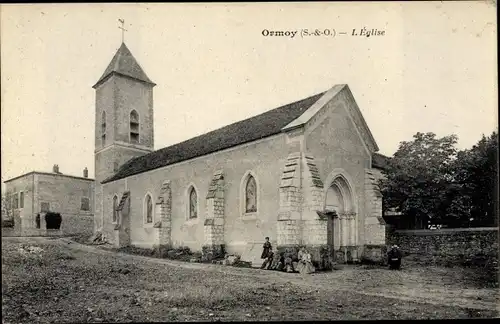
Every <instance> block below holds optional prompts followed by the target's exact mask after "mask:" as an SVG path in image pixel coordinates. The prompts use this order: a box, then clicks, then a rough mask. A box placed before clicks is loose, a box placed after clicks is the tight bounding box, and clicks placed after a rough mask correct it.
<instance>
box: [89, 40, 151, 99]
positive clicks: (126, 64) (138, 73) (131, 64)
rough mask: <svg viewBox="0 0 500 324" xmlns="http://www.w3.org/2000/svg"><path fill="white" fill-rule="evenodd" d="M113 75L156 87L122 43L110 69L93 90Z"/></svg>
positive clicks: (108, 68) (110, 64)
mask: <svg viewBox="0 0 500 324" xmlns="http://www.w3.org/2000/svg"><path fill="white" fill-rule="evenodd" d="M113 73H116V74H119V75H123V76H127V77H130V78H133V79H136V80H140V81H143V82H146V83H150V84H152V85H155V83H154V82H153V81H151V80H150V79H149V78H148V76H147V75H146V73H145V72H144V70H143V69H142V68H141V66H140V65H139V63H137V60H136V59H135V58H134V56H133V55H132V53H131V52H130V50H129V49H128V47H127V45H125V43H122V45H121V46H120V48H119V49H118V51H117V52H116V54H115V56H114V57H113V59H112V60H111V62H110V63H109V65H108V67H107V68H106V70H105V71H104V73H103V74H102V76H101V77H100V78H99V81H97V83H96V84H95V85H94V86H93V88H94V89H95V88H96V87H97V86H98V85H99V84H101V83H102V82H104V81H105V80H106V79H107V78H108V76H110V75H112V74H113Z"/></svg>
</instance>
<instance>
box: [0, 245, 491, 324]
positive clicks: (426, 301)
mask: <svg viewBox="0 0 500 324" xmlns="http://www.w3.org/2000/svg"><path fill="white" fill-rule="evenodd" d="M23 246H24V247H26V246H31V247H40V248H41V249H42V250H38V251H33V252H31V253H30V252H23V251H25V250H26V248H24V249H23ZM471 271H472V270H471V269H463V268H439V267H425V268H423V267H405V268H404V269H402V270H401V271H390V270H387V269H385V268H377V267H367V266H344V267H341V268H339V269H338V270H335V271H332V272H323V273H317V274H314V275H308V276H301V275H300V274H287V273H281V272H274V271H266V270H257V269H248V268H235V267H228V266H221V265H212V264H197V263H185V262H180V261H173V260H164V259H153V258H148V257H143V256H137V255H127V254H121V253H115V252H110V251H106V250H103V249H99V248H97V247H92V246H86V245H81V244H78V243H75V242H71V241H69V240H67V239H48V238H2V322H3V323H33V322H38V323H49V322H54V321H57V322H98V321H103V322H131V321H142V322H144V321H237V320H242V321H244V320H247V321H248V320H250V321H269V320H284V321H286V320H349V319H372V320H373V319H439V318H471V317H483V318H488V317H489V318H491V317H498V308H497V307H498V306H497V305H499V303H500V299H499V297H498V290H497V289H495V288H485V287H484V286H482V284H481V283H478V282H476V281H475V280H474V278H475V276H474V273H473V272H471Z"/></svg>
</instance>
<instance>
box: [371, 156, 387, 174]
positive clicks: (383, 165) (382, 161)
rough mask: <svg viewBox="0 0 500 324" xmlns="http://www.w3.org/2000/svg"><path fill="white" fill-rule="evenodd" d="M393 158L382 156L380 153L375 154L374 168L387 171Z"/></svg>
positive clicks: (373, 157)
mask: <svg viewBox="0 0 500 324" xmlns="http://www.w3.org/2000/svg"><path fill="white" fill-rule="evenodd" d="M390 159H391V158H390V157H388V156H385V155H382V154H380V153H373V154H372V167H373V168H377V169H381V170H385V169H387V167H388V164H389V160H390Z"/></svg>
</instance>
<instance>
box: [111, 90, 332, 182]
mask: <svg viewBox="0 0 500 324" xmlns="http://www.w3.org/2000/svg"><path fill="white" fill-rule="evenodd" d="M323 94H324V92H322V93H318V94H316V95H314V96H311V97H308V98H305V99H302V100H299V101H296V102H293V103H290V104H288V105H285V106H281V107H279V108H276V109H273V110H270V111H268V112H265V113H263V114H260V115H257V116H254V117H251V118H248V119H245V120H242V121H239V122H236V123H234V124H231V125H228V126H225V127H222V128H219V129H217V130H214V131H211V132H209V133H206V134H203V135H200V136H197V137H194V138H191V139H189V140H187V141H184V142H181V143H178V144H175V145H172V146H169V147H165V148H162V149H160V150H158V151H155V152H151V153H149V154H146V155H143V156H139V157H136V158H134V159H132V160H130V161H128V162H127V163H125V164H124V165H123V166H122V167H121V168H120V169H119V170H118V172H117V173H116V174H115V175H114V176H112V177H110V178H108V179H105V180H104V181H103V183H107V182H111V181H115V180H119V179H122V178H126V177H129V176H132V175H135V174H138V173H143V172H146V171H150V170H153V169H157V168H161V167H164V166H167V165H171V164H174V163H179V162H182V161H185V160H189V159H192V158H195V157H199V156H202V155H206V154H209V153H213V152H217V151H220V150H224V149H227V148H230V147H233V146H236V145H241V144H244V143H248V142H253V141H256V140H258V139H262V138H265V137H269V136H271V135H275V134H279V133H281V129H282V128H283V127H284V126H286V125H288V124H289V123H290V122H292V121H293V120H294V119H296V118H298V117H299V116H300V115H302V114H303V113H304V112H305V111H306V110H307V109H309V107H311V106H312V105H313V104H314V103H315V102H316V101H317V100H318V99H319V98H320V97H321V96H322V95H323Z"/></svg>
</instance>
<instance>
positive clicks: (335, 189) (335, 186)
mask: <svg viewBox="0 0 500 324" xmlns="http://www.w3.org/2000/svg"><path fill="white" fill-rule="evenodd" d="M325 210H326V211H327V212H329V213H330V214H331V215H333V217H332V218H331V219H329V224H328V245H330V246H333V248H334V250H335V251H336V253H335V257H336V259H337V260H338V261H345V262H350V261H353V259H354V258H356V256H355V255H352V254H353V251H352V250H353V248H354V247H355V246H356V242H357V237H356V232H357V226H356V210H355V204H354V200H353V194H352V190H351V186H350V184H349V182H348V181H347V179H346V178H345V177H344V176H342V175H337V176H335V177H334V178H333V180H332V181H331V182H330V183H329V186H328V188H327V190H326V195H325ZM339 252H340V253H339ZM339 259H343V260H339Z"/></svg>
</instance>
